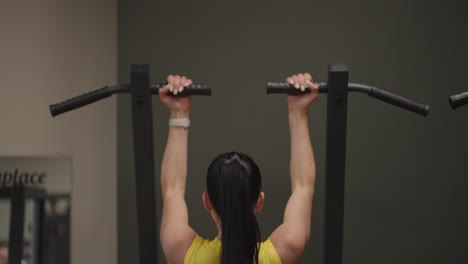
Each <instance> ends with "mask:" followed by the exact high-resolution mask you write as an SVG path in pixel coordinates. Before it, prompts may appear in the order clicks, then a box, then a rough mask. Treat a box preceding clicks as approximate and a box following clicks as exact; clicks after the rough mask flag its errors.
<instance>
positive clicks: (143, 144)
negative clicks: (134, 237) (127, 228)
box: [130, 65, 158, 264]
mask: <svg viewBox="0 0 468 264" xmlns="http://www.w3.org/2000/svg"><path fill="white" fill-rule="evenodd" d="M130 79H131V93H132V113H133V118H132V119H133V148H134V161H135V164H134V165H135V180H136V198H137V199H136V202H137V217H138V242H139V256H140V263H142V264H143V263H157V261H158V259H157V256H158V255H157V251H158V247H157V242H156V241H157V238H158V234H157V230H156V196H155V190H154V188H155V186H154V156H153V116H152V107H151V105H152V103H151V91H150V82H149V65H132V68H131V73H130Z"/></svg>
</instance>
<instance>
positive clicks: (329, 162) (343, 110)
mask: <svg viewBox="0 0 468 264" xmlns="http://www.w3.org/2000/svg"><path fill="white" fill-rule="evenodd" d="M348 72H349V71H348V67H347V66H346V65H344V64H332V65H329V68H328V103H327V150H326V171H325V173H326V175H325V256H324V257H325V264H341V263H342V259H343V217H344V198H345V197H344V194H345V168H346V123H347V111H348Z"/></svg>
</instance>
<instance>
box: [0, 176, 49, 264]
mask: <svg viewBox="0 0 468 264" xmlns="http://www.w3.org/2000/svg"><path fill="white" fill-rule="evenodd" d="M46 197H47V193H46V191H45V190H44V189H41V188H37V187H26V186H22V185H14V186H11V187H0V199H9V200H10V201H11V204H10V229H9V235H8V236H9V237H8V263H10V264H21V261H22V259H23V246H24V240H23V239H24V224H25V209H26V200H27V199H33V200H36V201H37V203H38V204H37V207H35V210H36V213H37V216H38V219H36V220H37V221H38V229H37V232H38V233H37V236H35V237H34V238H35V239H36V241H35V243H33V245H35V248H34V249H33V250H34V253H35V254H34V257H35V258H36V262H34V263H38V264H45V260H44V252H45V248H44V246H45V241H44V238H45V236H44V235H45V234H44V232H45V199H46Z"/></svg>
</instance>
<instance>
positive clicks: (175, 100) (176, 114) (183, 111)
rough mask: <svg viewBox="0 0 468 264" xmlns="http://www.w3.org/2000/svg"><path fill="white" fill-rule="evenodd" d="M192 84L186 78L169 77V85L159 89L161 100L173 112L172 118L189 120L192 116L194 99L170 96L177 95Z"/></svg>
mask: <svg viewBox="0 0 468 264" xmlns="http://www.w3.org/2000/svg"><path fill="white" fill-rule="evenodd" d="M191 84H192V80H190V79H188V78H187V77H185V76H179V75H175V76H174V75H169V76H167V85H166V86H165V87H164V88H161V89H159V99H160V100H161V102H163V103H164V104H165V105H166V106H167V107H168V108H169V110H170V111H171V118H188V116H189V115H190V106H191V103H192V98H191V97H190V96H177V97H176V96H170V94H171V93H172V94H174V95H177V94H179V93H181V92H183V90H184V88H185V87H187V86H190V85H191Z"/></svg>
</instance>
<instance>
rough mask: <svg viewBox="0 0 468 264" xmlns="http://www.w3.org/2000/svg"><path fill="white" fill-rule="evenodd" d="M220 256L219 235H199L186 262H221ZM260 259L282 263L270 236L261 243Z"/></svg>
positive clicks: (276, 263)
mask: <svg viewBox="0 0 468 264" xmlns="http://www.w3.org/2000/svg"><path fill="white" fill-rule="evenodd" d="M220 256H221V241H219V239H218V238H217V237H216V238H215V239H213V240H211V241H210V240H208V239H203V238H201V237H200V236H198V235H197V236H196V237H195V239H194V240H193V242H192V244H191V245H190V248H189V249H188V251H187V254H186V255H185V259H184V264H219V259H220ZM258 261H259V262H260V263H259V264H281V259H280V257H279V255H278V252H277V251H276V249H275V246H273V244H272V243H271V241H270V239H269V238H268V239H267V240H266V241H265V242H262V243H261V244H260V251H259V252H258Z"/></svg>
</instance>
